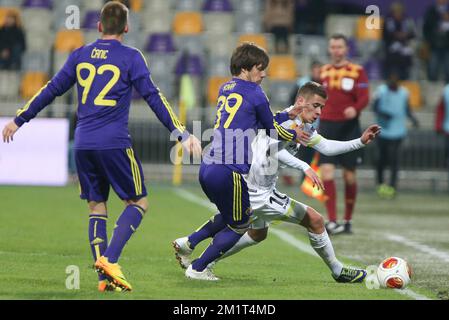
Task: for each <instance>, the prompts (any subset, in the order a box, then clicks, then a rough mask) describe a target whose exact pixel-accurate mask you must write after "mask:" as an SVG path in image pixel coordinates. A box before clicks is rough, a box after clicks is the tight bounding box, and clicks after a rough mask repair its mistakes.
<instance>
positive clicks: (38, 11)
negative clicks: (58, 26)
mask: <svg viewBox="0 0 449 320" xmlns="http://www.w3.org/2000/svg"><path fill="white" fill-rule="evenodd" d="M52 22H53V14H52V12H51V11H50V10H48V9H46V8H26V9H23V10H22V23H23V26H24V28H25V31H26V32H32V33H39V32H48V30H49V29H50V28H51V24H52Z"/></svg>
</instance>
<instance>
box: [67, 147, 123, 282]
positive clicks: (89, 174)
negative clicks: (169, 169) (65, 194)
mask: <svg viewBox="0 0 449 320" xmlns="http://www.w3.org/2000/svg"><path fill="white" fill-rule="evenodd" d="M75 161H76V168H77V172H78V177H79V188H80V198H81V199H85V200H87V201H88V207H89V225H88V238H89V245H90V248H91V251H92V256H93V258H94V262H96V261H97V260H98V259H99V258H100V257H101V256H102V255H103V254H104V253H105V252H106V249H107V246H108V233H107V220H108V214H107V205H106V200H107V199H108V196H109V183H108V182H107V180H106V178H105V177H104V176H103V171H102V169H101V168H100V167H99V165H98V159H97V156H96V153H95V151H90V150H75ZM98 280H99V283H98V290H99V291H106V290H114V289H115V288H114V286H111V285H110V284H109V282H108V281H107V278H106V276H105V275H103V274H99V275H98Z"/></svg>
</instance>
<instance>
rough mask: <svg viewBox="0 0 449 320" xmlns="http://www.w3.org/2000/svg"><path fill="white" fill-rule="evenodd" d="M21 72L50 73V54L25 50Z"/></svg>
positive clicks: (47, 51)
mask: <svg viewBox="0 0 449 320" xmlns="http://www.w3.org/2000/svg"><path fill="white" fill-rule="evenodd" d="M22 70H23V71H41V72H46V73H48V72H49V71H50V52H49V50H46V51H30V50H27V51H26V52H25V53H24V55H23V57H22Z"/></svg>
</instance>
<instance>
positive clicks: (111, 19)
mask: <svg viewBox="0 0 449 320" xmlns="http://www.w3.org/2000/svg"><path fill="white" fill-rule="evenodd" d="M100 22H101V25H102V27H103V34H105V35H119V34H122V33H124V32H125V28H126V24H127V23H128V8H127V7H126V6H125V5H124V4H122V3H120V2H118V1H110V2H108V3H106V4H105V5H104V6H103V8H102V9H101V14H100Z"/></svg>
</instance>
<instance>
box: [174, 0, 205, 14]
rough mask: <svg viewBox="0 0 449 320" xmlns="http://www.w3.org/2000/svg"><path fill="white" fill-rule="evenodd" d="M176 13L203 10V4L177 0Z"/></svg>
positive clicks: (188, 0)
mask: <svg viewBox="0 0 449 320" xmlns="http://www.w3.org/2000/svg"><path fill="white" fill-rule="evenodd" d="M175 8H176V11H199V10H200V9H201V3H200V1H197V0H176V1H175Z"/></svg>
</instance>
